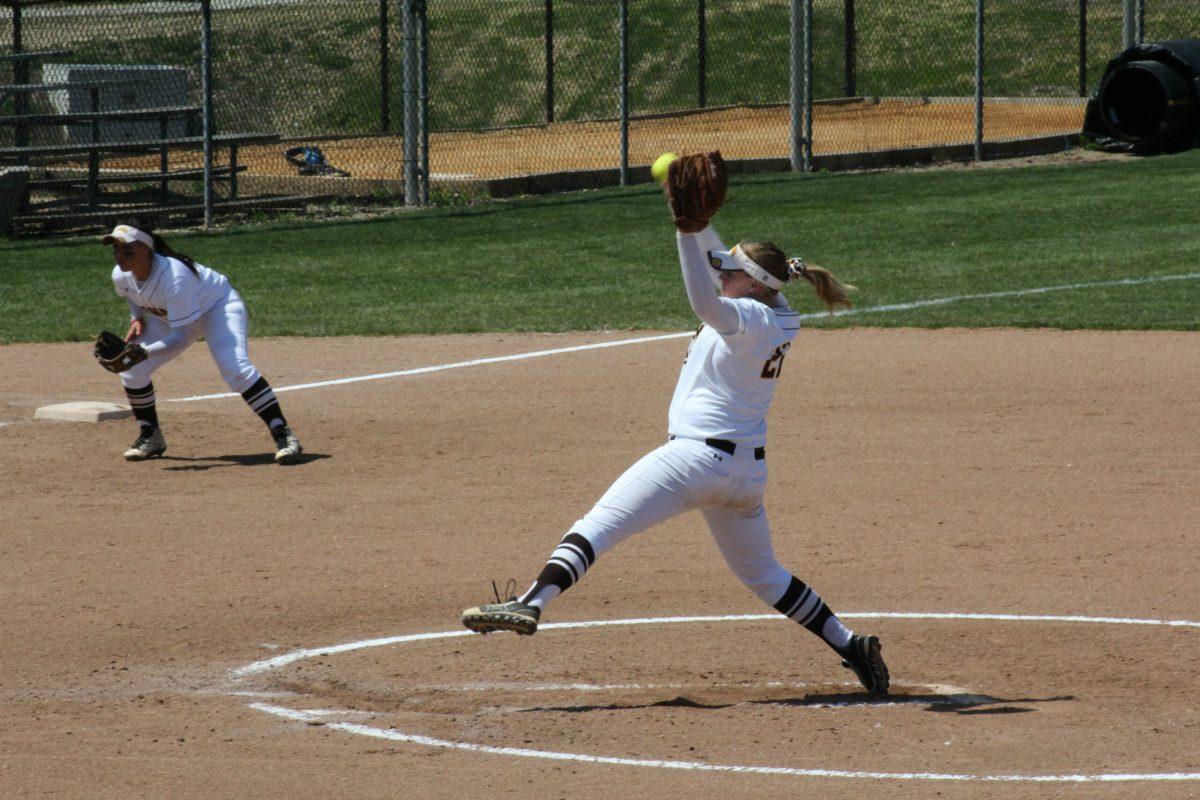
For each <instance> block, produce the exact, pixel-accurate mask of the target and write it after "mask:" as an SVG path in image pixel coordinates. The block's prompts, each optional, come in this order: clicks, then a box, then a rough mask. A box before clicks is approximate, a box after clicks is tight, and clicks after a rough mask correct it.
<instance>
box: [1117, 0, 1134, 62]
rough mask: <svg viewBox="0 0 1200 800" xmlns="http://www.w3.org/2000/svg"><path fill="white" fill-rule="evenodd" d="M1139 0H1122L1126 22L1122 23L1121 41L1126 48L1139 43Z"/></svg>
mask: <svg viewBox="0 0 1200 800" xmlns="http://www.w3.org/2000/svg"><path fill="white" fill-rule="evenodd" d="M1136 3H1137V0H1122V3H1121V5H1122V6H1123V10H1124V20H1123V22H1124V24H1123V25H1122V29H1121V32H1122V36H1121V42H1122V47H1123V48H1124V49H1125V50H1128V49H1129V48H1131V47H1133V46H1134V44H1136V43H1137V6H1136Z"/></svg>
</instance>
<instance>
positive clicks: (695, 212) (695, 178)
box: [663, 150, 729, 233]
mask: <svg viewBox="0 0 1200 800" xmlns="http://www.w3.org/2000/svg"><path fill="white" fill-rule="evenodd" d="M728 185H729V177H728V175H726V173H725V159H723V158H721V153H720V152H719V151H716V150H714V151H713V152H711V153H692V154H691V155H686V156H680V157H679V158H677V159H675V160H674V161H672V162H671V166H670V167H669V168H668V169H667V181H666V183H665V184H664V187H663V188H664V190H665V191H666V193H667V204H668V205H669V206H670V207H671V214H672V215H673V216H674V217H675V227H676V228H677V229H678V230H680V231H682V232H683V233H698V232H699V231H702V230H704V228H705V227H707V226H708V221H709V220H710V219H712V216H713V214H716V213H717V210H718V209H719V208H720V207H721V204H722V203H724V202H725V189H726V188H727V186H728Z"/></svg>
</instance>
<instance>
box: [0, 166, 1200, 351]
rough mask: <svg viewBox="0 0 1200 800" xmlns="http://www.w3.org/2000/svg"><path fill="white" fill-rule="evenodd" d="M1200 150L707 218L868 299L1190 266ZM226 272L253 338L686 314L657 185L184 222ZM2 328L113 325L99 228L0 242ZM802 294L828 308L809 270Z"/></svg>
mask: <svg viewBox="0 0 1200 800" xmlns="http://www.w3.org/2000/svg"><path fill="white" fill-rule="evenodd" d="M1198 169H1200V152H1195V151H1193V152H1189V153H1185V154H1182V155H1177V156H1169V157H1159V158H1153V159H1150V158H1147V159H1123V160H1118V161H1105V162H1100V163H1092V164H1086V165H1079V164H1075V165H1056V166H1036V167H1025V168H996V169H982V170H918V171H911V170H910V171H897V172H878V173H861V174H818V175H811V176H798V175H778V176H761V177H756V178H750V179H742V180H739V181H737V182H736V183H735V184H734V185H733V186H732V188H731V192H730V201H729V203H728V204H727V206H726V207H725V208H724V209H722V211H721V213H720V215H719V217H718V219H717V228H718V230H719V231H721V233H722V234H723V235H724V237H725V238H726V240H727V242H729V243H733V242H734V241H736V240H737V239H742V238H746V239H769V240H773V241H775V242H776V243H778V244H779V245H781V246H782V247H783V248H784V249H785V250H788V251H789V252H792V253H799V254H802V255H804V256H805V257H806V258H808V259H809V260H810V261H813V262H815V263H819V264H824V265H826V266H828V267H830V268H831V269H833V270H834V271H835V273H836V274H838V275H839V276H840V277H842V278H843V279H845V280H846V281H848V282H851V283H853V284H856V285H857V286H858V287H859V288H860V291H859V293H858V295H857V299H858V305H859V307H861V308H870V307H873V306H878V305H885V304H895V303H906V302H913V301H920V300H927V299H931V298H940V297H948V296H955V295H965V294H978V293H986V292H1003V291H1015V290H1022V289H1030V288H1036V287H1044V286H1054V285H1062V284H1075V283H1090V282H1100V281H1111V280H1120V279H1127V278H1134V279H1143V278H1154V277H1156V276H1166V275H1180V274H1193V273H1200V232H1198V231H1197V228H1196V224H1195V210H1194V209H1195V208H1196V207H1197V206H1198V205H1200V181H1198V180H1197V179H1196V176H1197V174H1198ZM168 240H169V241H170V242H171V244H172V245H173V246H174V247H176V248H177V249H179V250H181V251H183V252H186V253H189V254H190V255H192V256H193V257H195V258H196V259H197V260H199V261H200V262H202V263H207V264H210V265H212V266H213V267H214V268H216V269H219V270H221V271H222V272H225V273H226V274H227V275H229V276H230V278H231V279H232V280H233V283H234V285H235V286H236V287H237V288H238V289H239V291H240V292H241V293H242V294H243V296H244V297H245V298H246V300H247V304H248V306H249V308H250V312H251V330H252V334H253V335H257V336H263V335H308V336H338V335H353V334H364V335H377V334H414V333H452V332H477V331H567V330H595V329H632V328H654V329H665V330H685V329H688V328H690V327H693V326H694V324H695V322H694V319H693V317H692V314H691V312H690V309H689V308H688V306H687V301H686V298H685V296H684V292H683V287H682V283H681V280H680V277H679V266H678V261H677V258H676V255H675V247H674V237H673V234H672V227H671V225H670V222H669V220H668V218H667V215H666V212H665V207H664V203H663V200H662V198H661V196H660V194H659V192H658V191H657V190H656V189H655V188H653V187H648V186H641V187H630V188H626V189H612V190H604V191H595V192H584V193H577V194H571V195H558V196H551V197H539V198H527V199H522V200H517V201H510V202H502V203H487V204H483V205H479V206H470V207H464V208H441V209H429V210H421V211H415V212H412V213H403V214H399V215H397V216H393V217H389V218H386V219H377V220H372V221H354V222H329V223H323V224H318V223H313V222H311V221H308V222H303V221H295V222H276V223H272V224H266V225H262V226H246V227H241V228H235V229H230V230H226V231H221V232H216V233H211V234H190V235H185V234H175V235H170V236H168ZM0 264H2V265H3V266H2V267H0V342H5V343H11V342H30V341H81V340H86V339H88V338H90V337H91V336H93V335H94V334H95V332H96V331H97V330H99V329H101V328H104V327H108V328H113V329H122V330H123V326H124V324H125V318H126V309H125V306H124V303H123V302H122V301H120V300H119V299H118V298H117V297H116V296H115V295H114V294H113V292H112V286H111V283H110V281H109V271H110V270H111V267H112V262H111V256H110V254H109V253H108V251H107V250H106V249H105V248H103V247H101V246H100V245H99V244H97V243H96V242H95V240H88V241H70V242H69V241H57V242H36V241H30V242H15V243H7V244H2V245H0ZM788 293H789V295H790V296H791V297H792V298H793V302H794V304H795V305H797V306H798V307H799V308H801V309H804V310H807V311H816V310H818V307H817V304H816V303H815V301H814V298H813V297H812V294H811V291H809V289H808V287H807V285H804V284H800V285H797V286H795V287H792V288H790V289H789V290H788ZM813 324H815V325H821V326H839V325H872V326H901V325H903V326H933V327H938V326H967V327H974V326H1049V327H1056V328H1100V329H1106V328H1110V329H1119V328H1126V329H1185V330H1196V329H1198V328H1200V280H1195V279H1188V280H1180V281H1171V282H1159V283H1153V282H1152V283H1147V284H1145V285H1140V286H1109V287H1095V288H1086V289H1077V290H1071V291H1061V292H1053V293H1046V294H1040V295H1033V296H1024V297H1010V298H1000V299H990V300H976V301H964V302H956V303H952V304H947V305H943V306H933V307H925V308H919V309H913V310H910V311H903V312H890V313H869V314H862V315H858V316H852V317H845V318H832V319H831V318H823V319H821V320H817V321H814V323H813Z"/></svg>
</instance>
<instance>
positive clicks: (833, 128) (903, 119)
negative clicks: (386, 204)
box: [106, 100, 1084, 182]
mask: <svg viewBox="0 0 1200 800" xmlns="http://www.w3.org/2000/svg"><path fill="white" fill-rule="evenodd" d="M1083 111H1084V107H1083V106H1082V105H1080V104H1078V103H1076V102H1072V101H1063V102H1062V103H1055V102H1037V101H1030V102H1027V103H1017V102H993V103H991V104H989V105H988V106H987V107H986V112H985V117H984V127H985V136H986V139H987V140H988V141H995V140H1000V139H1012V138H1017V137H1037V136H1044V135H1049V134H1057V133H1074V132H1078V131H1079V130H1080V128H1081V127H1082V125H1083ZM788 120H789V117H788V109H787V108H786V107H774V108H738V109H724V110H718V111H709V112H698V113H689V114H684V115H680V116H674V117H664V118H660V119H646V120H637V121H634V122H632V123H631V125H630V132H629V138H630V142H629V159H630V163H631V164H635V165H645V164H650V163H651V162H653V161H654V159H655V158H657V157H658V155H659V154H660V153H662V152H664V151H669V150H677V151H687V150H694V149H697V148H701V147H703V148H714V149H720V150H721V151H722V152H723V153H724V154H725V156H726V157H727V158H770V157H780V158H786V157H788V155H789V154H790V152H791V150H790V144H789V142H790V138H789V122H788ZM974 140H975V109H974V106H973V105H972V104H971V103H970V102H925V101H922V100H913V101H902V100H884V101H881V102H869V101H868V102H857V103H846V104H840V105H818V106H816V109H815V111H814V114H813V142H814V151H815V152H816V153H817V154H827V153H845V152H858V151H865V150H884V149H893V148H902V147H916V146H923V145H945V144H962V143H969V142H973V141H974ZM318 144H319V146H320V148H321V150H322V152H323V153H324V154H325V156H326V158H327V160H328V161H329V163H331V164H333V165H335V166H337V167H340V168H342V169H344V170H347V171H349V172H350V173H351V174H352V175H353V176H354V177H356V178H374V179H389V180H397V181H399V180H402V179H403V177H404V174H403V165H404V153H403V139H402V138H401V137H399V136H391V137H377V138H363V139H349V140H343V141H323V142H319V143H318ZM282 153H283V148H282V147H281V146H252V147H245V148H243V149H242V150H241V152H240V154H239V162H241V163H245V164H246V165H247V166H248V170H247V172H246V175H247V176H250V177H254V176H272V175H274V176H294V175H295V174H296V168H295V167H292V166H291V165H289V164H288V163H287V161H286V160H285V159H284V157H283V154H282ZM189 158H190V161H189ZM191 162H194V163H191ZM156 163H157V162H156V161H155V159H154V158H149V159H147V158H141V159H123V160H119V159H114V160H112V161H111V162H106V164H109V165H111V166H113V167H123V168H141V169H145V168H152V167H154V165H155V164H156ZM199 163H200V161H199V157H198V156H197V155H191V156H187V155H181V156H180V161H179V166H184V165H187V164H190V165H191V166H197V165H199ZM619 163H620V127H619V125H618V124H617V123H615V122H565V123H556V124H552V125H544V126H537V127H530V128H513V129H507V130H500V131H490V132H484V133H434V134H432V135H431V136H430V143H429V169H430V172H431V173H432V175H433V179H434V180H439V179H440V180H447V179H463V180H466V179H481V180H482V179H491V178H503V177H510V176H518V175H530V174H537V173H543V172H557V171H566V170H595V169H614V168H616V167H617V166H618V165H619ZM337 180H340V179H337V178H327V179H323V180H322V182H334V181H337Z"/></svg>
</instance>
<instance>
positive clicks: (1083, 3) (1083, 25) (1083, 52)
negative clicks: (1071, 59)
mask: <svg viewBox="0 0 1200 800" xmlns="http://www.w3.org/2000/svg"><path fill="white" fill-rule="evenodd" d="M1087 48H1088V0H1079V96H1080V97H1087V96H1088V74H1087V66H1088V50H1087Z"/></svg>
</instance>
